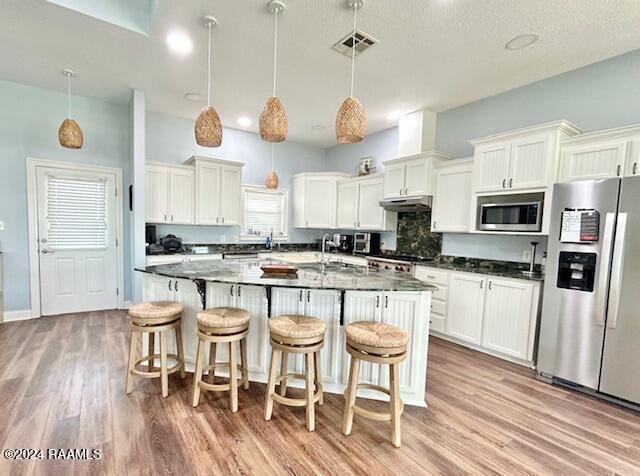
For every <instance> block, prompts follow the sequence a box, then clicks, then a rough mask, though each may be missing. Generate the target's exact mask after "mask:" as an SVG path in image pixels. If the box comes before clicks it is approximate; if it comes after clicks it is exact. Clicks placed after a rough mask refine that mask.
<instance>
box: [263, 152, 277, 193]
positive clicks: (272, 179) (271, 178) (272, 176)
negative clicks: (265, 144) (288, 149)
mask: <svg viewBox="0 0 640 476" xmlns="http://www.w3.org/2000/svg"><path fill="white" fill-rule="evenodd" d="M275 146H276V145H275V144H274V143H273V142H272V143H271V171H270V172H269V173H268V174H267V178H266V179H265V180H264V184H265V185H266V187H267V188H271V189H276V188H278V182H279V180H278V174H277V173H276V171H275V170H274V167H273V155H274V150H273V149H274V147H275Z"/></svg>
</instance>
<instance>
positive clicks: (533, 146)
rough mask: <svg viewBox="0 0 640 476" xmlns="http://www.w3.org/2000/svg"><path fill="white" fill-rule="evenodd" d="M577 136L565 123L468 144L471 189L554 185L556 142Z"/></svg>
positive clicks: (570, 126) (524, 187) (511, 132)
mask: <svg viewBox="0 0 640 476" xmlns="http://www.w3.org/2000/svg"><path fill="white" fill-rule="evenodd" d="M578 133H580V130H579V129H578V128H576V127H575V126H574V125H572V124H571V123H569V122H567V121H559V122H553V123H548V124H542V125H539V126H533V127H528V128H524V129H518V130H515V131H510V132H506V133H503V134H496V135H493V136H489V137H484V138H481V139H476V140H473V141H471V143H472V144H473V145H474V147H475V151H474V169H473V177H474V180H473V189H474V191H475V192H476V193H479V192H505V191H510V190H529V189H540V188H546V187H548V186H550V185H551V184H552V183H553V182H554V181H555V178H556V177H555V175H556V168H557V161H558V151H559V141H560V140H561V139H564V138H567V137H571V136H573V135H576V134H578Z"/></svg>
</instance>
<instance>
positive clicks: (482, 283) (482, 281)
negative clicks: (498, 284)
mask: <svg viewBox="0 0 640 476" xmlns="http://www.w3.org/2000/svg"><path fill="white" fill-rule="evenodd" d="M480 289H484V279H483V280H481V281H480Z"/></svg>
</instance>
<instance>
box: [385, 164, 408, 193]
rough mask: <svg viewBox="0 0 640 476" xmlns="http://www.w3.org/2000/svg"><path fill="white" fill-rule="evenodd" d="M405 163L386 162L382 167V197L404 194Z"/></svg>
mask: <svg viewBox="0 0 640 476" xmlns="http://www.w3.org/2000/svg"><path fill="white" fill-rule="evenodd" d="M404 173H405V164H404V162H400V163H397V164H387V165H386V166H385V168H384V198H397V197H402V196H404V188H405V186H404Z"/></svg>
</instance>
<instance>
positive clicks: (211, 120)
mask: <svg viewBox="0 0 640 476" xmlns="http://www.w3.org/2000/svg"><path fill="white" fill-rule="evenodd" d="M194 129H195V135H196V143H197V144H198V145H201V146H202V147H220V144H222V122H220V116H218V113H217V112H216V110H215V109H214V107H213V106H205V107H203V108H202V110H201V111H200V114H199V115H198V117H197V118H196V123H195V127H194Z"/></svg>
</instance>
